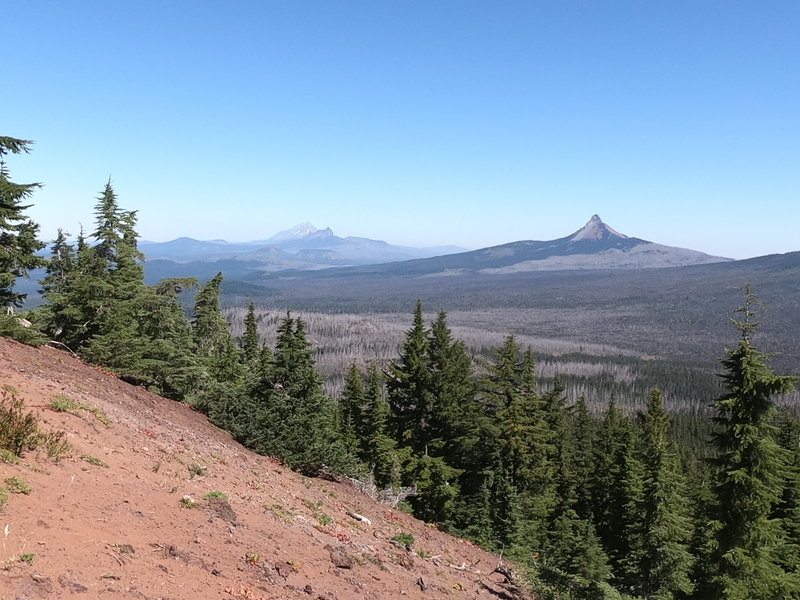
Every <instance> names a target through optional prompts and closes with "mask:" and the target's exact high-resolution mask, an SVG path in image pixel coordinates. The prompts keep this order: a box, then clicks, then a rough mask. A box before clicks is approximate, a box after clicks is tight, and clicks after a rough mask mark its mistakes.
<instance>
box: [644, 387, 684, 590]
mask: <svg viewBox="0 0 800 600" xmlns="http://www.w3.org/2000/svg"><path fill="white" fill-rule="evenodd" d="M642 429H643V431H642V463H643V465H644V490H643V491H644V494H643V501H644V505H643V511H642V517H643V521H642V523H641V525H640V527H639V528H638V529H639V532H640V533H641V546H642V557H641V561H640V564H639V565H637V569H636V575H637V577H636V579H637V581H636V584H635V586H634V587H635V589H637V591H639V592H640V593H641V594H642V595H644V596H645V597H646V598H653V599H655V600H673V598H675V597H676V596H677V595H679V594H688V593H690V592H691V591H692V587H693V586H692V583H691V581H690V580H689V573H690V571H691V568H692V558H691V555H690V554H689V550H688V543H689V539H690V536H691V533H692V532H691V521H690V518H689V515H688V506H687V504H686V499H685V497H684V481H683V478H682V475H681V472H680V464H679V461H678V456H677V454H676V453H675V451H674V449H673V447H672V444H671V442H670V439H669V431H668V430H669V416H668V415H667V412H666V410H665V409H664V398H663V396H662V394H661V392H660V391H659V390H657V389H653V390H651V392H650V397H649V401H648V406H647V412H646V413H645V415H644V419H643V426H642Z"/></svg>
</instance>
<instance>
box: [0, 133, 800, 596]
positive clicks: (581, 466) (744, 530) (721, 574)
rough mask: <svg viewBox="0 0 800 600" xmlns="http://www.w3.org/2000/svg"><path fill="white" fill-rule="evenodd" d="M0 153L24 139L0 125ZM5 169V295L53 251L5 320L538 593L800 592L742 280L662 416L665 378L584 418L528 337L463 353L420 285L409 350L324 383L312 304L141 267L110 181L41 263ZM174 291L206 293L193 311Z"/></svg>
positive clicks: (798, 524) (788, 466)
mask: <svg viewBox="0 0 800 600" xmlns="http://www.w3.org/2000/svg"><path fill="white" fill-rule="evenodd" d="M0 149H2V153H3V155H5V154H6V153H15V154H16V153H20V152H24V151H25V150H26V149H27V145H26V142H24V141H22V140H14V139H12V138H0ZM0 173H1V176H0V235H2V242H3V247H4V248H6V249H8V250H7V252H5V253H4V254H3V255H2V256H0V268H2V272H0V277H2V279H0V294H2V296H3V300H4V304H5V305H6V306H7V307H10V308H13V307H14V306H18V305H19V304H20V302H21V300H22V298H20V297H19V295H18V294H15V293H14V292H13V283H14V279H15V278H16V277H18V276H24V275H25V270H26V269H30V268H34V267H36V266H39V265H40V264H41V263H46V267H45V268H46V276H45V277H44V279H43V280H42V281H41V287H42V296H43V298H44V304H43V305H42V306H40V307H38V308H37V309H35V310H34V311H31V312H30V313H27V314H25V315H24V317H25V320H23V319H21V318H20V317H17V316H14V315H10V314H9V315H3V317H2V321H0V324H2V328H3V332H4V333H5V334H6V335H12V336H14V337H17V338H24V339H26V340H27V341H28V342H29V343H45V342H47V341H54V342H57V343H59V344H61V345H63V346H64V347H67V348H69V349H70V350H71V351H73V352H75V353H77V354H79V355H80V356H82V357H83V358H84V359H85V360H87V361H90V362H93V363H96V364H99V365H103V366H105V367H106V368H109V369H111V370H113V371H115V372H116V373H118V374H119V375H120V376H121V377H123V378H124V379H126V380H128V381H131V382H134V383H137V384H140V385H144V386H147V387H148V388H150V389H152V390H154V391H157V392H159V393H161V394H162V395H164V396H167V397H170V398H174V399H175V400H180V401H185V402H189V403H191V404H192V405H194V406H195V407H196V408H197V409H198V410H201V411H203V412H205V413H206V414H207V415H208V417H209V418H210V419H211V420H212V421H213V422H214V423H215V424H217V425H219V426H220V427H222V428H224V429H227V430H228V431H230V432H231V433H232V435H233V436H234V437H235V438H236V439H237V440H239V441H241V442H242V443H243V444H245V445H247V446H248V447H250V448H252V449H254V450H256V451H257V452H261V453H264V454H269V455H272V456H276V457H278V458H280V459H281V460H282V461H283V462H284V463H286V464H287V465H289V466H291V467H292V468H295V469H298V470H300V471H302V472H304V473H307V474H310V475H326V476H348V477H351V478H353V479H356V480H359V481H360V482H361V483H362V485H364V487H365V488H369V487H370V486H371V485H372V486H374V487H375V488H376V489H378V490H385V491H387V493H385V494H384V495H385V496H387V497H392V498H393V499H394V501H395V502H398V503H399V504H398V505H399V506H400V507H401V508H404V509H406V510H409V511H411V512H413V514H415V515H416V516H417V517H419V518H420V519H424V520H425V521H428V522H431V523H435V524H436V525H437V526H438V527H440V528H442V529H444V530H446V531H448V532H451V533H453V534H454V535H459V536H463V537H467V538H469V539H471V540H473V541H474V542H475V543H478V544H480V545H482V546H485V547H487V548H489V549H492V550H495V551H497V552H502V553H503V556H505V557H509V558H512V559H514V560H516V561H518V562H519V563H520V564H521V565H522V566H523V567H525V568H526V569H527V576H528V578H529V579H530V581H531V585H532V586H533V589H534V590H535V593H536V594H537V597H539V598H553V599H560V598H586V599H594V598H659V599H668V598H698V599H706V598H710V599H717V598H719V599H722V598H726V599H745V598H748V599H765V600H766V599H768V598H769V599H774V598H800V424H799V423H798V421H797V420H795V419H794V418H792V417H791V416H789V415H786V414H778V410H777V407H776V404H775V397H776V396H778V395H781V394H786V393H788V392H790V391H791V390H792V389H793V388H794V384H795V381H794V379H793V378H791V377H785V376H779V375H775V374H773V373H772V371H771V369H770V368H769V366H768V365H767V360H768V358H769V357H768V356H766V355H764V354H762V353H761V352H759V350H758V349H757V348H756V347H755V346H754V345H753V342H752V338H753V334H754V332H755V329H756V325H757V323H756V321H755V319H756V317H757V312H758V308H759V304H758V301H757V300H756V299H755V298H754V297H753V295H752V293H751V292H750V290H749V287H748V288H746V290H745V300H744V304H743V306H742V307H741V308H740V309H739V313H738V317H737V319H736V321H735V325H736V327H737V328H738V332H739V341H738V343H737V345H736V346H735V348H734V349H732V350H729V351H727V352H726V354H725V358H724V360H723V361H722V364H721V374H722V378H721V380H722V384H723V389H722V391H721V392H720V393H718V394H717V395H716V399H715V400H714V401H713V407H712V410H711V411H710V416H709V417H707V418H705V419H703V420H700V419H699V418H692V419H685V418H682V419H680V420H675V419H673V418H671V416H670V414H669V413H668V412H667V410H666V409H665V399H664V394H663V393H662V392H661V391H659V390H658V389H653V390H650V391H649V392H647V393H646V394H645V397H643V398H642V399H641V400H640V406H641V410H638V411H632V410H629V409H623V408H621V407H620V405H619V403H618V402H617V401H616V399H615V397H614V396H613V395H610V396H609V397H608V403H607V406H606V407H605V410H603V411H602V413H601V414H600V415H597V416H596V415H595V414H593V412H592V411H590V407H589V404H588V402H587V401H586V398H585V396H581V397H579V398H578V399H577V400H576V401H574V402H573V401H572V400H570V399H568V398H567V395H566V392H565V384H564V380H563V379H562V378H560V377H558V376H555V375H553V376H552V377H551V378H549V379H548V380H547V381H540V377H539V370H538V368H537V364H536V361H535V357H534V353H533V350H532V349H531V348H530V347H529V346H527V345H522V344H520V342H519V341H518V340H517V339H516V338H514V337H513V336H506V337H504V338H503V339H502V343H501V344H499V345H498V347H496V348H494V349H493V350H492V351H491V352H488V351H487V352H480V353H477V354H475V353H470V352H469V351H468V350H467V346H466V344H465V343H464V342H463V341H461V340H459V339H457V336H455V335H454V334H453V331H452V330H451V329H450V327H449V325H448V322H447V315H446V313H444V312H440V313H438V315H437V316H436V317H435V318H434V319H433V320H432V322H428V321H426V319H425V317H424V314H423V307H422V305H421V304H419V303H418V304H417V306H416V309H415V311H414V314H413V318H412V323H411V327H410V328H408V329H406V330H405V331H404V333H403V335H402V339H401V344H400V347H399V352H397V354H396V355H395V356H394V357H392V358H391V359H390V360H389V361H388V362H373V363H370V364H365V363H364V362H362V363H361V365H360V366H359V365H357V364H351V366H350V367H349V368H348V369H347V370H346V373H345V375H344V379H343V385H342V386H341V393H339V394H338V396H337V397H336V398H334V397H332V396H330V395H328V394H326V393H325V392H324V387H323V378H322V376H321V375H320V373H319V371H318V366H317V363H316V361H315V353H314V348H313V344H312V343H311V341H310V339H309V331H308V329H307V323H306V322H305V321H304V320H303V319H302V318H298V317H295V316H293V315H292V314H291V313H287V314H285V315H283V316H282V317H281V318H280V319H278V320H276V321H275V323H274V325H275V332H274V338H273V339H274V341H272V339H271V340H270V342H269V343H264V342H263V341H262V340H263V337H262V336H261V335H260V334H259V330H258V323H257V316H256V311H255V307H254V306H253V304H252V303H251V304H250V306H249V307H248V310H247V312H246V313H245V315H244V317H243V319H242V330H241V335H239V336H233V335H232V334H231V330H230V328H229V325H228V323H227V321H226V319H225V317H224V315H223V312H222V310H221V307H220V300H219V298H220V286H221V283H222V276H221V274H220V275H217V276H216V277H214V278H213V279H211V280H210V281H208V282H206V283H205V284H204V285H202V286H201V285H199V284H198V282H197V281H194V280H192V279H168V280H164V281H161V282H160V283H158V284H157V285H152V286H149V285H146V284H145V283H144V279H143V272H142V266H141V254H140V253H139V251H138V249H137V237H138V236H137V233H136V231H135V226H136V213H135V211H128V210H123V209H122V208H120V206H119V204H118V202H117V197H116V194H115V192H114V189H113V187H112V185H111V182H108V183H107V184H106V186H105V187H104V189H103V191H102V193H101V194H100V196H99V198H98V199H97V202H96V205H95V216H96V219H95V228H94V231H93V232H92V233H91V234H89V235H85V234H84V233H81V234H80V235H79V236H78V238H77V242H76V243H74V244H73V243H71V242H70V241H69V239H68V235H67V234H66V233H64V232H59V235H58V238H57V239H56V240H55V241H54V243H53V245H52V250H51V255H50V257H49V258H48V259H47V260H46V261H43V260H41V259H39V258H37V257H36V256H35V255H34V253H35V251H36V250H38V249H39V248H41V247H42V246H43V244H41V243H40V242H38V241H36V237H35V234H36V231H37V228H36V226H35V224H33V223H32V222H30V220H28V219H26V218H25V217H24V210H25V208H26V207H25V206H24V205H23V204H22V202H23V200H24V199H25V198H26V197H27V196H28V195H30V193H31V192H32V191H33V190H34V189H35V186H30V185H29V186H24V185H19V184H14V183H12V182H11V181H10V179H9V175H8V171H7V169H6V168H5V165H3V166H2V171H0ZM186 290H196V293H195V295H194V300H193V302H192V309H191V311H190V312H191V314H190V315H188V316H187V315H186V314H185V311H184V309H183V307H182V305H181V302H180V295H181V294H182V293H183V292H184V291H186ZM27 324H30V325H32V326H31V327H26V326H25V325H27ZM706 457H707V458H706Z"/></svg>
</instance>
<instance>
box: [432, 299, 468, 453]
mask: <svg viewBox="0 0 800 600" xmlns="http://www.w3.org/2000/svg"><path fill="white" fill-rule="evenodd" d="M428 357H429V367H428V368H429V371H430V382H431V385H430V399H431V403H432V406H431V407H430V434H429V437H430V442H429V445H430V448H429V449H428V450H429V452H430V453H435V454H442V455H443V456H444V458H445V460H446V461H447V462H448V463H450V464H453V465H457V464H458V463H460V462H461V460H460V459H462V457H463V448H462V447H461V445H460V443H459V441H460V440H461V438H462V436H463V435H464V433H465V430H466V429H468V428H469V423H468V422H469V420H470V416H471V415H470V409H471V408H472V405H473V403H474V395H475V386H474V383H473V377H472V370H471V365H470V358H469V355H468V354H467V349H466V347H465V346H464V343H463V342H461V341H458V340H454V339H453V335H452V332H451V331H450V328H449V327H448V325H447V313H445V312H444V311H440V312H439V314H438V316H437V318H436V321H434V322H433V324H432V325H431V329H430V332H429V334H428Z"/></svg>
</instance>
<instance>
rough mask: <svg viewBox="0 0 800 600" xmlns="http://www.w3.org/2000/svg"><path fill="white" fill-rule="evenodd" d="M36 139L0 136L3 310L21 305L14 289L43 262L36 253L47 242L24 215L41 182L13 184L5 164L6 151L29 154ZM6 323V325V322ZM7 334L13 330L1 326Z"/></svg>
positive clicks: (21, 296) (0, 296)
mask: <svg viewBox="0 0 800 600" xmlns="http://www.w3.org/2000/svg"><path fill="white" fill-rule="evenodd" d="M32 143H33V142H30V141H28V140H21V139H16V138H11V137H0V248H2V252H0V309H2V310H3V312H5V311H6V309H13V308H15V307H19V306H21V305H22V302H23V300H24V299H25V294H19V293H15V292H14V289H13V288H14V283H15V282H16V280H17V278H18V277H27V275H28V271H29V270H30V269H35V268H37V267H41V266H43V265H44V260H43V259H42V258H41V257H39V256H37V255H36V252H37V250H40V249H41V248H43V247H44V244H43V243H42V242H40V241H39V240H37V239H36V234H37V232H38V231H39V226H38V225H36V224H35V223H34V222H33V221H31V220H30V219H28V218H27V217H26V216H25V211H26V210H27V209H28V208H30V205H25V204H23V202H24V201H25V200H27V199H28V198H29V197H30V196H31V195H32V194H33V192H34V190H36V189H37V188H38V187H40V185H41V184H38V183H28V184H20V183H14V182H13V181H11V179H10V172H9V170H8V167H7V166H6V162H5V156H6V155H7V154H9V153H10V154H21V153H27V152H28V151H29V150H30V145H31V144H32ZM6 325H7V324H6ZM0 332H2V333H3V334H4V335H7V334H9V333H13V332H14V329H13V328H9V327H7V326H5V325H4V326H2V327H0Z"/></svg>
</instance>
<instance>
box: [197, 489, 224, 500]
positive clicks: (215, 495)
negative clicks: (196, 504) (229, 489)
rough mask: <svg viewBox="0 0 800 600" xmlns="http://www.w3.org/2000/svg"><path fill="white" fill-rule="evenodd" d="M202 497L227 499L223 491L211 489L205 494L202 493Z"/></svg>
mask: <svg viewBox="0 0 800 600" xmlns="http://www.w3.org/2000/svg"><path fill="white" fill-rule="evenodd" d="M203 498H205V499H206V500H210V499H212V498H214V499H217V500H227V499H228V494H226V493H225V492H220V491H217V490H212V491H210V492H208V493H206V494H203Z"/></svg>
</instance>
